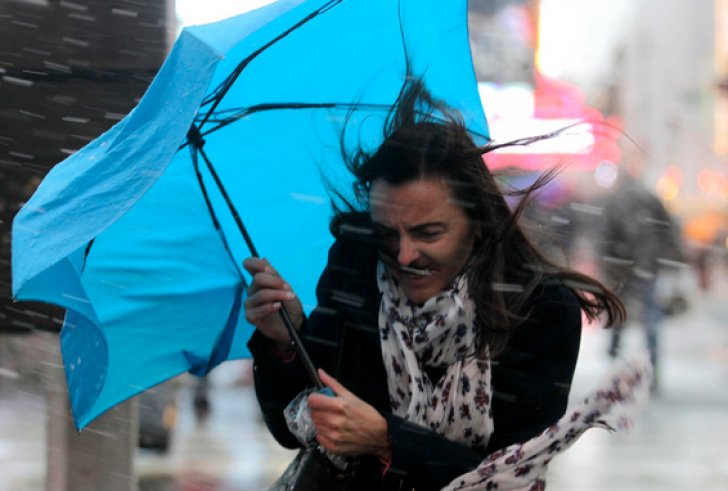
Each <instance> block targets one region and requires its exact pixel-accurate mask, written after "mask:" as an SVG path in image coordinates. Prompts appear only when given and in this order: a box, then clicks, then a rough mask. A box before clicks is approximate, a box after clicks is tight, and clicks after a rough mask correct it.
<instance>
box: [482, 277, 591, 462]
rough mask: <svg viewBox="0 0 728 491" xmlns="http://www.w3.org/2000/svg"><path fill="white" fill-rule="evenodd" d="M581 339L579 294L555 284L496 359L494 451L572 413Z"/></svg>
mask: <svg viewBox="0 0 728 491" xmlns="http://www.w3.org/2000/svg"><path fill="white" fill-rule="evenodd" d="M580 341H581V309H580V307H579V304H578V302H577V299H576V296H575V295H574V293H572V292H571V291H570V290H568V289H567V288H565V287H561V286H558V287H557V286H550V287H546V288H545V289H544V292H543V293H542V294H541V295H540V296H539V298H537V299H536V302H535V304H534V308H533V311H532V313H531V316H530V317H529V320H527V321H526V322H524V324H522V325H521V326H520V327H519V328H517V329H516V331H515V332H514V334H513V336H512V338H511V340H510V342H509V348H508V350H507V351H506V352H505V353H504V354H503V355H502V356H500V357H499V358H498V359H496V360H494V361H493V380H492V382H493V402H492V408H493V423H494V425H495V430H494V432H493V435H491V438H490V441H489V443H488V451H489V453H490V452H493V451H495V450H498V449H501V448H504V447H506V446H508V445H510V444H512V443H516V442H523V441H526V440H529V439H530V438H532V437H534V436H536V435H538V434H539V433H541V432H542V431H543V430H545V429H546V428H548V427H549V426H551V425H552V424H553V423H555V422H556V421H557V420H558V419H559V418H560V417H561V416H563V414H564V413H565V412H566V407H567V404H568V399H569V391H570V389H571V382H572V379H573V376H574V370H575V369H576V361H577V357H578V354H579V344H580Z"/></svg>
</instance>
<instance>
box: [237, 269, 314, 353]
mask: <svg viewBox="0 0 728 491" xmlns="http://www.w3.org/2000/svg"><path fill="white" fill-rule="evenodd" d="M243 267H244V268H245V270H246V271H247V272H248V273H250V275H251V276H252V277H253V281H252V283H251V284H250V286H249V287H248V298H246V299H245V302H244V304H243V305H244V307H245V319H246V320H247V321H248V322H250V323H251V324H253V325H254V326H255V327H256V328H257V329H258V330H259V331H260V332H261V333H262V334H263V335H264V336H265V337H267V338H268V339H270V340H271V341H272V342H273V343H275V345H276V347H277V348H278V349H280V350H285V349H287V348H288V347H289V346H290V343H291V337H290V336H289V334H288V330H287V329H286V326H285V324H284V323H283V319H282V318H281V316H280V315H279V313H278V311H280V310H281V308H282V306H283V305H285V306H286V310H287V311H288V314H289V315H290V317H291V320H292V321H293V325H294V327H295V328H296V329H300V327H301V324H302V323H303V307H302V306H301V301H300V300H299V299H298V297H297V296H296V294H295V293H293V291H292V290H291V286H290V285H289V284H288V283H286V282H285V281H284V280H283V278H281V277H280V275H279V274H278V272H277V271H276V270H275V269H273V267H272V266H271V265H270V263H269V262H268V260H266V259H259V258H255V257H249V258H247V259H246V260H244V261H243Z"/></svg>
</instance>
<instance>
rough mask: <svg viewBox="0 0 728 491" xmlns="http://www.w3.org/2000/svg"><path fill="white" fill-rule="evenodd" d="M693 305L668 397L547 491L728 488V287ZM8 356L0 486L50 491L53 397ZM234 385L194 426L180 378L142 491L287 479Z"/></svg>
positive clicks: (219, 386) (218, 386) (582, 448)
mask: <svg viewBox="0 0 728 491" xmlns="http://www.w3.org/2000/svg"><path fill="white" fill-rule="evenodd" d="M690 301H691V308H690V310H689V311H688V312H687V313H685V314H683V315H681V316H679V317H674V318H668V319H667V320H666V322H665V324H664V326H663V332H662V334H663V336H662V342H663V351H664V362H663V366H662V371H661V379H660V380H661V386H660V391H659V393H658V394H657V395H656V396H655V397H654V398H653V399H652V400H651V401H650V403H649V405H648V406H647V408H646V409H645V410H644V412H643V413H642V415H641V417H640V418H639V420H638V422H637V425H636V427H635V428H634V429H633V430H632V431H631V432H629V433H624V434H612V433H608V432H606V431H604V430H599V429H595V430H591V431H589V432H587V433H586V434H585V435H584V436H583V437H582V438H581V439H580V440H579V441H578V442H577V443H576V444H575V445H574V446H573V447H572V448H571V449H569V450H568V451H567V452H565V453H564V454H563V455H560V456H559V457H557V458H556V459H555V460H554V461H553V463H552V464H551V468H550V471H549V482H548V489H551V490H564V491H566V490H569V491H571V490H574V491H576V490H580V491H581V490H591V491H601V490H610V491H611V490H614V489H625V490H657V489H659V490H667V491H670V490H690V491H692V490H697V489H699V490H701V491H719V490H720V491H725V490H726V489H728V289H727V288H726V285H719V286H718V287H717V288H716V290H714V291H713V292H711V293H710V294H700V293H698V292H697V291H695V292H694V293H693V294H692V297H691V299H690ZM625 336H626V337H625V351H626V352H627V353H636V352H638V351H640V350H641V349H642V346H643V340H642V337H641V332H640V331H639V330H638V329H636V328H633V329H628V330H627V331H626V333H625ZM607 341H608V337H607V332H606V331H604V330H600V329H598V328H592V327H590V328H587V329H586V330H585V332H584V337H583V343H582V351H581V354H580V360H579V365H578V366H577V372H576V378H575V382H574V387H573V391H572V392H573V399H574V401H576V400H579V399H581V397H583V396H584V395H585V394H586V393H587V392H588V391H589V389H590V388H591V387H593V386H594V385H595V384H596V383H597V382H598V381H599V380H600V379H601V378H602V377H603V376H604V375H605V374H606V373H607V372H608V370H609V366H610V360H609V358H607V356H606V346H607ZM0 342H2V341H0ZM27 342H30V341H27ZM2 360H3V358H0V491H42V490H43V489H44V479H45V452H46V442H45V423H46V418H47V414H46V407H45V401H44V399H43V397H42V396H41V395H39V394H38V391H37V390H33V389H29V388H28V386H29V384H28V383H27V381H26V380H23V377H22V376H21V375H20V374H19V373H18V372H16V371H15V370H13V369H10V368H6V367H5V366H4V365H3V364H2ZM238 368H240V367H239V366H238V367H236V368H235V370H237V369H238ZM228 373H230V370H228ZM40 378H42V377H40ZM223 378H224V377H223ZM227 379H228V380H227V381H226V380H221V378H220V377H218V380H217V383H215V384H213V387H212V389H211V392H210V395H211V403H212V411H211V413H210V416H209V418H208V419H207V420H206V421H204V422H199V421H198V420H196V418H195V414H194V411H193V405H192V387H191V386H190V384H189V383H188V379H182V383H181V387H180V389H179V390H178V393H177V400H178V408H179V417H178V422H177V425H176V428H175V432H174V435H173V439H172V442H171V446H170V448H169V450H168V451H167V452H164V453H158V452H154V451H149V450H140V451H139V452H138V455H137V459H136V470H135V473H136V475H137V476H138V478H139V490H140V491H258V490H264V489H266V488H267V485H269V484H270V483H271V482H272V481H273V480H274V479H275V478H276V477H277V476H278V475H280V473H281V472H282V470H283V469H284V468H285V466H286V464H287V463H288V462H289V461H290V459H291V458H292V456H293V452H291V451H288V450H285V449H282V448H280V447H279V446H278V445H277V444H276V443H275V442H274V441H273V440H272V438H271V437H270V436H269V435H268V433H267V431H266V430H265V427H264V426H263V424H262V421H261V419H260V415H259V412H258V408H257V405H256V402H255V397H254V394H253V390H252V388H251V387H249V386H238V385H235V384H233V383H231V381H230V379H231V377H230V376H227ZM215 380H216V379H214V378H213V381H215ZM35 382H42V380H37V381H35Z"/></svg>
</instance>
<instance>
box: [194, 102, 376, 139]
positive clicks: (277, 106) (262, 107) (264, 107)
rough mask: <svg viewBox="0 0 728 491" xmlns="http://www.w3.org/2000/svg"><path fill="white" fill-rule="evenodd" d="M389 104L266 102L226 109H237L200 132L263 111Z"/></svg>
mask: <svg viewBox="0 0 728 491" xmlns="http://www.w3.org/2000/svg"><path fill="white" fill-rule="evenodd" d="M389 108H390V105H388V104H359V103H345V102H318V103H316V102H285V103H266V104H256V105H255V106H250V107H246V108H242V109H228V110H227V111H238V112H236V113H235V114H233V115H231V116H228V117H225V118H222V119H210V120H209V121H211V122H215V123H218V124H217V126H213V127H211V128H209V129H207V130H205V131H204V132H203V133H202V134H203V135H209V134H210V133H212V132H214V131H217V130H219V129H222V128H224V127H225V126H228V125H230V124H232V123H234V122H236V121H239V120H241V119H243V118H246V117H248V116H250V115H252V114H255V113H259V112H264V111H277V110H286V109H347V110H352V109H369V110H378V109H381V110H382V111H388V110H389Z"/></svg>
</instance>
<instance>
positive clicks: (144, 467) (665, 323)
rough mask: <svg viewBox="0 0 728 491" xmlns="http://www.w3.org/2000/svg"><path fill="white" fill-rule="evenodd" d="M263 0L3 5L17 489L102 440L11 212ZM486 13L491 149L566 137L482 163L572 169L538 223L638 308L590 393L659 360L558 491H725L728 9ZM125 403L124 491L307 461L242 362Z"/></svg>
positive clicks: (3, 276)
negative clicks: (29, 299)
mask: <svg viewBox="0 0 728 491" xmlns="http://www.w3.org/2000/svg"><path fill="white" fill-rule="evenodd" d="M266 3H270V2H268V1H265V0H258V1H252V0H251V1H246V0H236V1H234V0H227V1H226V0H205V1H204V2H201V1H199V0H177V1H175V0H73V1H66V0H3V1H2V2H0V491H26V490H29V491H40V490H51V489H58V490H66V489H71V488H68V487H67V485H65V484H64V483H67V482H70V481H69V479H68V475H69V474H74V473H79V475H80V477H77V479H79V481H76V482H84V481H83V479H84V475H85V474H83V473H86V474H88V476H91V475H93V474H94V473H96V478H98V477H99V475H100V472H101V471H100V470H99V466H96V468H94V464H93V463H94V462H96V461H95V460H94V459H95V458H96V459H98V458H99V456H98V455H95V453H94V448H93V446H92V447H90V448H87V449H85V451H84V452H85V453H83V452H82V453H73V452H77V450H74V449H72V448H71V447H72V444H70V443H69V438H73V437H74V434H73V432H72V431H70V430H68V428H70V426H71V423H70V421H69V419H68V410H67V407H66V406H64V404H66V405H67V403H66V402H65V400H64V397H65V394H64V391H65V380H64V378H63V374H62V365H61V362H60V358H59V356H60V355H59V353H58V340H57V337H58V331H59V329H60V326H61V324H62V319H63V312H62V311H59V310H57V309H54V308H52V307H49V306H46V305H37V304H29V303H14V302H13V301H12V300H11V298H10V297H11V277H10V230H11V224H12V219H13V216H14V215H15V213H16V212H17V210H18V209H19V208H20V207H21V206H22V205H23V203H24V201H25V200H27V199H28V198H29V197H30V195H31V194H32V193H33V191H34V189H35V188H36V186H37V185H38V183H39V182H40V180H41V179H42V178H43V176H44V175H45V173H47V171H48V170H49V169H50V168H51V167H52V166H53V165H55V164H56V163H58V162H60V161H61V160H63V158H64V157H65V156H67V155H69V154H71V153H73V152H74V151H76V150H78V149H79V148H81V147H82V146H84V145H85V144H86V143H88V142H89V141H91V140H93V139H94V138H95V137H97V136H98V135H99V134H101V133H102V132H104V131H105V130H107V129H108V128H110V127H111V126H112V125H113V124H114V123H115V122H117V121H119V120H120V119H122V118H123V117H124V115H125V114H126V113H127V112H128V111H129V110H130V109H131V108H132V107H134V105H135V104H136V103H137V102H138V101H139V99H140V97H141V95H142V94H143V92H144V91H145V89H146V87H147V85H148V84H149V82H150V81H151V80H152V79H153V77H154V75H155V73H156V71H157V69H158V68H159V67H160V65H161V63H162V62H163V60H164V58H165V56H166V53H167V52H168V50H169V49H170V47H171V45H172V43H173V42H174V40H175V38H176V36H177V35H178V33H179V31H180V29H181V28H182V27H183V26H184V25H190V24H200V23H206V22H211V21H215V20H219V19H222V18H224V17H227V16H231V15H235V14H238V13H242V12H245V11H248V10H251V9H254V8H257V7H260V6H262V5H264V4H266ZM469 10H470V12H469V23H470V36H471V46H472V52H473V58H474V61H475V68H476V73H477V77H478V80H479V87H480V91H481V96H482V101H483V106H484V110H485V113H486V115H487V117H488V119H489V123H490V125H491V132H492V137H493V138H494V139H495V140H496V142H505V141H509V140H511V139H514V138H522V137H526V136H533V135H538V134H543V133H549V132H554V131H558V130H560V129H562V128H565V127H569V129H567V130H565V131H563V132H561V133H560V134H559V135H558V136H557V137H555V138H553V139H550V140H548V141H547V142H542V143H539V144H536V145H533V146H530V147H525V148H523V147H521V148H518V149H517V150H514V149H510V150H504V151H499V152H496V153H494V154H489V155H487V156H486V162H487V163H488V165H489V166H490V167H491V168H492V169H493V170H494V171H497V172H498V173H499V174H500V176H501V177H500V178H501V180H502V183H503V185H504V187H505V188H507V189H508V188H519V187H524V186H527V185H528V184H530V183H532V182H533V181H534V180H535V179H536V178H537V177H538V175H539V173H540V172H543V171H544V170H546V169H548V168H551V167H553V166H557V165H558V166H562V171H561V173H560V174H559V175H558V177H557V179H555V180H554V181H553V182H552V183H550V184H549V185H548V186H547V187H546V188H545V189H544V190H543V191H542V192H541V193H540V194H539V195H538V197H537V198H536V199H535V200H534V202H533V203H532V204H531V206H530V207H529V209H528V213H527V214H526V216H525V218H524V220H525V221H524V223H525V225H526V227H527V229H528V231H529V233H531V234H532V237H533V239H534V240H536V241H538V242H539V243H540V244H541V245H542V247H543V248H544V249H545V250H546V251H547V252H548V253H549V254H550V255H551V256H552V257H553V258H554V260H556V261H559V262H563V263H566V264H569V265H571V266H572V267H574V268H577V269H580V270H582V271H585V272H588V273H590V274H593V275H596V276H597V277H599V278H601V279H603V280H604V281H605V282H607V283H609V284H610V285H611V286H613V287H614V288H616V289H617V290H618V291H619V292H620V294H621V295H622V296H623V297H624V298H625V299H626V300H628V308H629V310H630V321H629V322H628V324H626V325H625V326H622V327H621V328H620V329H614V330H611V331H605V330H603V329H601V326H599V325H596V324H594V325H588V324H587V325H586V326H585V331H584V337H583V346H582V353H581V354H580V360H579V365H578V366H577V373H576V378H575V382H574V386H573V390H572V396H573V399H574V400H575V401H576V400H578V399H579V398H580V397H582V396H583V395H584V394H586V393H587V392H588V391H589V389H590V388H591V387H593V386H594V385H595V384H596V383H597V382H598V381H599V379H600V378H602V377H603V376H604V375H605V374H606V373H607V372H608V370H609V367H610V365H611V364H612V362H613V360H614V359H615V358H618V357H620V356H623V355H624V354H628V353H637V352H642V351H647V352H648V353H649V355H650V356H651V357H652V359H653V362H654V363H655V364H656V367H657V374H658V377H657V379H656V384H655V385H654V387H653V391H652V392H653V398H652V399H651V401H650V403H649V405H648V407H647V408H646V409H645V410H644V413H643V414H642V416H641V418H640V419H639V421H638V424H637V426H636V427H635V428H634V429H633V430H632V431H631V432H629V433H626V434H616V435H615V434H608V433H606V432H603V431H601V430H592V431H591V432H588V433H587V434H586V435H585V437H583V438H582V439H581V440H580V441H579V442H578V443H577V444H576V445H575V446H574V447H573V448H572V449H571V450H569V451H568V452H566V453H565V454H564V455H562V456H560V457H559V458H558V459H556V460H555V461H554V463H553V464H552V466H551V470H550V473H551V480H550V482H549V489H557V490H577V489H578V490H582V489H590V490H599V489H614V488H617V487H621V488H624V489H635V490H641V489H665V490H672V489H675V490H677V489H681V490H682V489H685V490H694V489H701V490H725V489H728V415H727V414H726V410H727V408H728V323H727V322H726V319H728V274H726V273H727V272H728V0H699V1H694V0H659V1H658V0H610V1H606V0H590V1H589V2H584V1H577V0H540V1H539V0H470V7H469ZM570 125H571V126H570ZM121 411H122V412H120V413H118V414H117V415H116V416H114V415H113V414H112V415H111V418H112V419H113V418H117V419H118V420H119V421H121V420H123V421H127V420H130V421H132V422H133V424H130V425H129V424H127V425H126V426H124V428H126V430H125V431H126V432H127V433H129V438H128V439H127V440H125V442H126V443H125V444H126V445H127V446H129V447H130V448H131V450H129V451H128V452H126V454H125V455H123V456H122V457H120V458H119V459H118V460H119V461H121V462H122V464H123V465H124V466H126V467H125V468H126V469H128V471H127V472H126V473H124V475H123V476H121V477H122V479H121V480H122V481H125V482H126V484H125V486H126V489H139V490H163V491H177V490H180V491H181V490H185V491H191V490H199V491H203V490H204V491H208V490H209V491H222V490H225V491H227V490H238V491H247V490H260V489H265V488H266V486H267V485H268V484H269V483H271V482H272V481H273V480H274V479H275V478H276V477H277V476H278V475H279V474H280V473H281V472H282V470H283V469H284V468H285V466H286V465H287V463H288V462H289V461H290V459H291V458H292V453H291V452H290V451H287V450H285V449H282V448H280V447H279V446H278V445H277V444H276V443H275V442H274V441H273V440H272V439H271V437H270V436H269V435H268V433H267V431H266V429H265V427H264V426H263V424H262V421H261V419H260V416H259V413H258V409H257V404H256V402H255V397H254V394H253V389H252V387H251V376H250V365H249V363H248V362H246V361H241V362H235V363H227V364H224V365H223V366H220V367H218V368H217V369H215V371H213V372H212V374H211V375H210V376H209V377H208V378H207V379H196V378H193V377H192V376H183V377H179V378H178V379H176V380H173V381H170V382H168V383H166V384H163V385H162V386H160V387H158V388H156V389H154V390H151V391H148V392H147V393H145V394H143V395H142V396H139V397H137V398H135V400H134V401H132V402H130V403H128V407H127V408H126V409H122V410H121ZM124 411H126V412H124ZM59 428H60V429H59ZM100 433H103V432H101V431H100ZM69 435H70V436H69ZM82 461H83V462H82ZM88 462H91V463H92V465H91V466H90V467H89V465H88ZM82 463H86V466H85V467H84V468H83V469H82V470H81V471H79V470H78V467H83V466H82V465H81V464H82ZM88 476H86V477H85V479H87V481H88V482H91V481H92V478H91V477H88ZM101 478H102V479H109V480H113V479H112V477H111V476H110V475H109V476H106V477H104V476H103V475H102V477H101ZM116 478H118V476H116ZM64 486H66V487H64ZM114 486H116V485H114ZM114 486H112V485H109V487H101V488H95V487H91V486H90V487H87V488H85V489H122V488H117V487H114ZM77 489H80V488H77ZM74 491H76V489H74ZM81 491H83V489H82V490H81Z"/></svg>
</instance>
